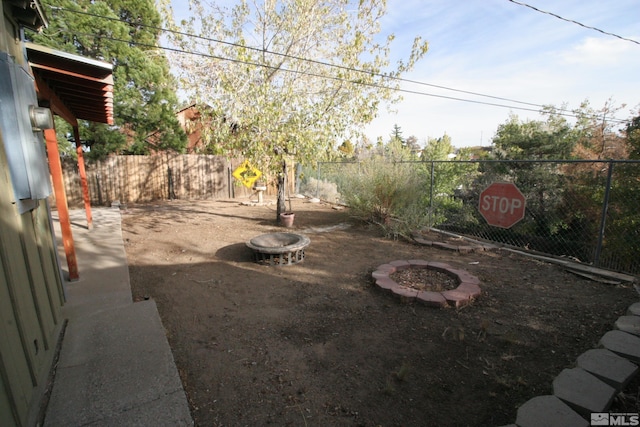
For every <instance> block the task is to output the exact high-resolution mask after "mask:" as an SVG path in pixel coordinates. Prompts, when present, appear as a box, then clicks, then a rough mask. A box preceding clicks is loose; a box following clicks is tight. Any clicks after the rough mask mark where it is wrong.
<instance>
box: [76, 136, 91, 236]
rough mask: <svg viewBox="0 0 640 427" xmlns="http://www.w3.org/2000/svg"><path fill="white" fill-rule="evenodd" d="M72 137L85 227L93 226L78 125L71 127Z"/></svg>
mask: <svg viewBox="0 0 640 427" xmlns="http://www.w3.org/2000/svg"><path fill="white" fill-rule="evenodd" d="M73 137H74V138H75V140H76V154H77V155H78V172H79V173H80V185H81V186H82V199H83V200H84V211H85V212H86V215H87V228H88V229H89V230H91V228H92V227H93V216H92V215H91V198H90V197H89V184H88V183H87V172H86V170H85V168H84V155H83V153H82V142H81V141H80V132H79V131H78V127H77V126H74V127H73Z"/></svg>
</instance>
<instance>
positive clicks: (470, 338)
mask: <svg viewBox="0 0 640 427" xmlns="http://www.w3.org/2000/svg"><path fill="white" fill-rule="evenodd" d="M240 202H241V200H238V199H236V200H221V201H206V202H205V201H196V202H193V201H192V202H189V201H171V202H162V203H154V204H145V205H135V206H129V207H128V209H126V210H124V211H123V215H122V218H123V222H122V229H123V237H124V241H125V248H126V251H127V256H128V261H129V270H130V277H131V285H132V289H133V297H134V299H135V300H141V299H144V298H153V299H154V300H155V301H156V302H157V304H158V308H159V311H160V316H161V318H162V322H163V324H164V327H165V329H166V332H167V337H168V339H169V343H170V345H171V348H172V350H173V354H174V357H175V360H176V363H177V366H178V370H179V372H180V375H181V377H182V381H183V384H184V386H185V390H186V392H187V395H188V399H189V402H190V405H191V411H192V414H193V418H194V420H195V422H196V424H197V425H198V426H266V425H276V426H385V427H388V426H435V425H437V426H500V425H504V424H509V423H512V422H513V421H515V417H516V410H517V408H518V406H519V405H521V404H522V403H524V402H525V401H526V400H528V399H530V398H531V397H534V396H537V395H541V394H548V393H550V392H551V382H552V381H553V378H554V377H555V376H557V375H558V374H559V373H560V371H562V369H564V368H567V367H573V364H574V361H575V359H576V357H577V356H578V355H579V354H581V353H582V352H584V351H586V350H588V349H590V348H593V347H596V346H597V343H598V340H599V339H600V337H601V336H602V335H603V334H604V333H605V332H607V331H608V330H610V329H612V325H613V322H614V321H615V319H616V318H617V317H618V316H620V315H622V314H624V312H625V310H626V308H627V307H628V306H629V305H630V304H631V303H632V302H634V301H636V300H637V297H638V295H637V294H636V293H635V291H634V289H633V287H632V286H630V285H628V284H618V285H611V284H603V283H599V282H596V281H591V280H588V279H585V278H582V277H579V276H576V275H574V274H572V273H570V272H567V271H565V270H563V269H562V268H561V267H559V266H557V265H553V264H548V263H545V262H540V261H536V260H533V259H531V258H527V257H523V256H519V255H515V254H513V253H509V252H507V251H501V250H497V251H485V252H473V253H468V254H461V253H458V252H453V251H446V250H442V249H436V248H433V247H427V246H422V245H417V244H414V243H412V242H409V241H405V240H396V241H394V240H389V239H385V238H383V237H381V235H380V233H379V231H378V230H377V229H375V228H371V227H369V226H366V225H363V224H357V223H352V222H351V220H350V218H349V214H348V211H347V210H335V209H332V207H331V206H329V205H326V204H314V203H310V202H308V201H306V200H296V199H294V200H293V210H294V211H295V214H296V217H295V223H294V227H293V228H291V229H284V228H282V227H278V226H276V223H275V216H276V215H275V206H274V205H272V206H259V207H258V206H254V207H252V206H242V205H240ZM340 224H342V225H344V224H349V225H350V226H349V227H348V228H346V227H344V226H339V227H334V226H336V225H340ZM276 231H291V232H295V233H304V234H305V235H307V236H308V237H309V238H310V240H311V244H310V246H309V247H308V248H307V251H306V258H305V261H304V262H303V263H300V264H295V265H290V266H282V267H272V266H265V265H259V264H257V263H255V262H254V261H253V256H252V252H251V250H250V249H249V248H247V246H246V242H247V241H248V240H250V239H251V238H253V237H256V236H258V235H260V234H264V233H271V232H276ZM454 243H455V241H454ZM403 259H424V260H430V261H441V262H446V263H448V264H450V265H451V266H453V267H455V268H458V269H464V270H467V271H468V272H469V273H471V274H473V275H475V276H477V277H478V278H479V279H480V280H481V281H482V285H481V287H482V290H483V295H482V296H481V297H480V298H479V299H478V300H477V301H475V302H474V303H473V304H471V305H469V306H467V307H465V308H462V309H455V308H445V309H439V308H432V307H426V306H423V305H420V304H406V303H402V302H400V301H399V300H398V299H395V298H394V297H393V296H392V295H390V294H387V293H384V292H382V291H381V290H379V289H378V288H377V287H376V286H374V281H373V280H372V277H371V273H372V272H373V271H374V270H375V269H376V267H377V266H378V265H380V264H384V263H387V262H389V261H393V260H403ZM637 384H638V383H637V381H636V382H635V383H633V385H632V387H635V389H632V390H631V391H630V392H629V394H628V396H633V395H634V394H637V387H638V386H637ZM634 390H635V391H634ZM636 397H637V396H636ZM616 405H618V406H617V407H618V408H620V409H626V410H632V411H633V412H636V411H637V401H634V400H633V399H631V401H629V400H627V399H625V398H619V401H618V402H616ZM630 405H631V406H635V407H636V409H635V410H634V409H633V408H632V407H630Z"/></svg>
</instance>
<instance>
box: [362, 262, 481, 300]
mask: <svg viewBox="0 0 640 427" xmlns="http://www.w3.org/2000/svg"><path fill="white" fill-rule="evenodd" d="M409 268H421V269H427V270H435V271H438V272H440V273H444V274H447V275H449V276H451V277H453V278H455V279H456V280H457V281H458V287H457V288H455V289H453V290H448V291H442V292H435V291H420V290H417V289H412V288H408V287H406V286H401V285H400V284H398V283H397V282H395V281H394V280H393V279H391V278H390V277H389V276H390V275H391V274H393V273H395V272H396V271H399V270H405V269H409ZM371 276H372V277H373V278H374V279H375V281H376V285H377V286H378V287H379V288H380V289H382V290H384V291H387V292H391V293H392V294H393V295H396V296H398V297H400V300H401V301H402V302H412V301H414V300H417V301H418V302H420V303H422V304H425V305H427V306H431V307H446V306H447V305H452V306H454V307H456V308H460V307H462V306H465V305H467V304H469V303H470V302H471V301H473V300H474V299H475V298H477V297H479V296H480V295H482V290H481V289H480V279H478V278H477V277H476V276H473V275H471V274H469V273H468V272H467V271H464V270H458V269H455V268H453V267H452V266H450V265H449V264H445V263H443V262H437V261H425V260H421V259H414V260H408V261H404V260H396V261H391V262H389V263H387V264H382V265H379V266H378V268H377V269H376V270H375V271H374V272H373V273H371Z"/></svg>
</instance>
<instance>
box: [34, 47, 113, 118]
mask: <svg viewBox="0 0 640 427" xmlns="http://www.w3.org/2000/svg"><path fill="white" fill-rule="evenodd" d="M25 47H26V49H27V58H28V60H29V65H30V66H31V70H32V72H33V75H34V77H35V79H36V89H37V91H38V99H46V100H48V101H49V103H50V105H49V108H51V110H52V111H53V113H54V114H57V115H58V116H60V117H62V118H63V119H64V120H66V121H67V122H68V123H70V124H72V125H74V126H77V119H81V120H88V121H91V122H98V123H107V124H110V125H112V124H113V123H114V122H113V66H112V65H111V64H109V63H108V62H103V61H98V60H95V59H91V58H85V57H83V56H79V55H74V54H71V53H67V52H62V51H59V50H55V49H52V48H49V47H45V46H40V45H37V44H34V43H25Z"/></svg>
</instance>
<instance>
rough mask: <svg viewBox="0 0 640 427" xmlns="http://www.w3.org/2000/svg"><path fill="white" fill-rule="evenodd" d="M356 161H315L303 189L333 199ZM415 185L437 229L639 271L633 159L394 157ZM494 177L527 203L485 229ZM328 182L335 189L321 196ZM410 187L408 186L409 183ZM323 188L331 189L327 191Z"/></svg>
mask: <svg viewBox="0 0 640 427" xmlns="http://www.w3.org/2000/svg"><path fill="white" fill-rule="evenodd" d="M362 165H363V163H360V162H340V163H339V162H323V163H318V165H317V170H316V171H315V173H313V174H312V173H309V176H307V177H306V180H307V181H308V180H309V178H310V177H312V178H313V180H312V181H313V184H314V185H311V186H310V188H311V189H313V187H314V186H315V187H316V194H315V195H316V197H320V198H323V199H332V198H333V199H335V200H331V201H340V191H341V189H343V188H344V186H345V183H347V182H348V181H349V180H350V179H351V178H352V177H354V176H356V175H357V174H360V173H361V168H362V167H363V166H362ZM394 165H396V166H397V167H405V168H409V169H410V170H411V171H412V173H410V175H409V176H410V177H411V178H410V179H415V180H417V181H418V182H415V183H413V184H416V185H418V188H421V189H422V190H421V192H420V193H419V194H415V197H420V198H421V199H422V200H424V215H425V217H426V220H427V223H428V224H429V225H430V226H431V227H433V228H436V229H439V230H443V231H449V232H455V233H457V234H460V235H464V236H469V237H474V238H478V239H483V240H488V241H491V242H497V243H501V244H505V245H509V246H513V247H517V248H521V249H524V250H528V251H535V252H540V253H544V254H548V255H552V256H556V257H567V258H571V259H573V260H576V261H579V262H582V263H586V264H590V265H593V266H597V267H600V268H606V269H611V270H615V271H620V272H625V273H630V274H638V273H640V161H633V160H573V161H551V160H545V161H533V160H532V161H524V160H518V161H515V160H509V161H507V160H505V161H498V160H470V161H415V162H407V161H405V162H395V163H394ZM494 182H508V183H513V184H515V185H516V186H517V187H518V189H519V190H520V192H521V193H522V194H523V196H524V198H525V200H526V210H525V214H524V218H523V219H522V220H520V221H519V222H517V223H516V224H515V225H513V226H511V227H510V228H500V227H495V226H491V225H489V224H488V223H487V221H486V220H485V218H484V217H483V216H482V215H481V214H480V212H479V209H478V207H479V196H480V194H481V193H482V191H483V190H484V189H486V188H487V187H488V186H489V185H490V184H491V183H494ZM331 186H333V187H334V188H335V191H336V193H337V194H335V195H333V196H332V195H331V194H322V191H321V190H322V189H324V190H325V191H326V189H327V188H330V187H331ZM414 188H415V185H414ZM328 193H330V191H329V192H328Z"/></svg>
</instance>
